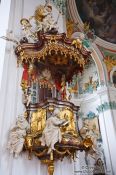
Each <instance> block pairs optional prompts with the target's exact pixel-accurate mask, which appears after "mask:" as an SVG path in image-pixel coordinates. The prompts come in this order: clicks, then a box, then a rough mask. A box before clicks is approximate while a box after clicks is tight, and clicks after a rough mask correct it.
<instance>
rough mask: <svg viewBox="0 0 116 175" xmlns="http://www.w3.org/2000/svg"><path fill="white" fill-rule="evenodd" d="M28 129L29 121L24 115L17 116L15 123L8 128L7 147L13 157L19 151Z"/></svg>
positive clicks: (16, 155)
mask: <svg viewBox="0 0 116 175" xmlns="http://www.w3.org/2000/svg"><path fill="white" fill-rule="evenodd" d="M28 129H29V123H28V122H27V120H26V119H25V118H24V116H22V115H21V116H19V117H18V118H17V121H16V125H15V126H14V127H13V128H12V129H11V130H10V134H9V140H8V144H7V149H8V150H9V151H10V153H11V154H14V156H15V157H18V155H19V154H20V153H21V151H22V149H23V144H24V141H25V136H26V131H27V130H28Z"/></svg>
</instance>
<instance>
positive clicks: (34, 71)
mask: <svg viewBox="0 0 116 175" xmlns="http://www.w3.org/2000/svg"><path fill="white" fill-rule="evenodd" d="M45 7H47V6H44V8H45ZM48 7H49V8H50V6H48ZM48 7H47V8H48ZM44 8H43V9H44ZM37 12H39V10H38V11H37V10H36V12H35V19H36V22H37V20H40V19H39V18H37V14H38V13H37ZM21 24H22V25H23V27H24V29H25V30H26V31H28V30H27V28H28V29H29V28H30V26H29V24H30V23H29V20H27V19H22V20H21ZM38 24H40V23H38ZM42 25H43V23H42ZM51 25H52V22H51ZM39 27H40V26H39ZM31 36H32V37H34V38H35V41H34V42H33V43H31V42H29V41H28V38H27V37H23V38H22V39H21V40H20V44H18V46H17V47H16V49H15V53H16V56H17V63H18V65H19V64H21V65H22V66H23V75H22V81H21V86H22V91H23V95H22V100H23V104H24V105H25V109H26V112H25V114H26V115H25V116H26V120H27V121H28V123H29V128H28V130H27V131H26V135H25V137H24V139H25V141H24V146H23V150H24V151H28V153H29V159H31V157H32V155H33V154H34V155H36V156H37V157H38V158H39V159H40V160H41V161H42V162H43V163H46V164H47V165H48V172H49V174H50V175H53V172H54V161H55V160H57V159H61V160H62V159H63V158H64V157H65V156H67V157H70V158H71V159H74V158H75V153H76V151H78V150H82V151H83V150H85V151H88V150H89V149H91V146H92V141H91V138H90V137H86V138H85V139H82V137H81V135H80V132H79V128H78V110H79V106H75V105H74V104H73V103H72V102H70V100H71V98H72V95H73V94H78V83H77V75H78V73H82V72H83V69H84V66H85V65H86V64H87V63H88V62H89V56H90V52H89V51H87V50H86V48H85V47H84V46H83V45H82V42H81V40H79V39H77V40H74V39H69V38H67V37H66V34H65V33H58V31H57V30H56V28H55V27H53V26H52V27H51V28H50V27H48V28H47V29H46V31H45V26H44V28H42V30H41V29H40V30H39V31H36V32H35V33H32V32H31ZM56 110H57V114H56V113H55V111H56ZM53 121H57V122H59V124H53V123H52V122H53ZM51 123H52V125H51ZM49 126H51V127H50V128H49ZM47 127H48V128H47ZM51 128H53V129H54V130H53V133H52V132H51V131H52V130H51ZM47 131H48V132H47ZM56 131H58V132H56ZM49 133H50V134H51V133H52V134H51V135H49ZM54 133H57V134H56V135H54ZM53 136H54V137H53ZM47 137H53V140H54V139H56V138H57V137H58V140H57V141H56V142H54V144H53V145H52V142H51V143H49V144H48V143H47V141H46V140H47ZM59 137H60V138H59ZM43 138H44V139H45V143H44V144H43V143H42V142H43V140H42V139H43Z"/></svg>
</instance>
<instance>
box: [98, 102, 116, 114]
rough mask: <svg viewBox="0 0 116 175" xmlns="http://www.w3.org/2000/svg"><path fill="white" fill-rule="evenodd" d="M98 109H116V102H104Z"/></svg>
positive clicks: (99, 111)
mask: <svg viewBox="0 0 116 175" xmlns="http://www.w3.org/2000/svg"><path fill="white" fill-rule="evenodd" d="M96 110H97V111H98V113H101V112H104V111H107V110H116V102H115V101H110V102H104V103H103V104H101V105H99V106H98V107H97V108H96Z"/></svg>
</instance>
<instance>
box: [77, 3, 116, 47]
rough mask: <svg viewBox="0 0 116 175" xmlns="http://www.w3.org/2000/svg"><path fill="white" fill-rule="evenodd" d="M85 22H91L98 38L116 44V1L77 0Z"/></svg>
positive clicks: (80, 13)
mask: <svg viewBox="0 0 116 175" xmlns="http://www.w3.org/2000/svg"><path fill="white" fill-rule="evenodd" d="M75 1H76V5H77V9H78V12H79V15H80V17H81V19H82V21H83V22H90V26H91V27H92V28H93V29H94V30H95V33H96V35H97V36H98V37H100V38H102V39H104V40H106V41H108V42H111V43H115V44H116V0H100V1H99V0H75Z"/></svg>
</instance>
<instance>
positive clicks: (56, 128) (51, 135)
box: [41, 109, 67, 153]
mask: <svg viewBox="0 0 116 175" xmlns="http://www.w3.org/2000/svg"><path fill="white" fill-rule="evenodd" d="M58 114H59V110H57V109H55V111H54V112H53V114H52V115H51V116H50V117H49V118H48V119H47V121H46V126H45V129H44V130H43V133H42V137H41V145H42V146H45V145H46V146H48V148H49V149H48V153H50V152H51V151H52V150H54V149H55V148H54V145H55V143H57V142H59V143H60V142H61V140H62V135H61V131H60V127H61V126H64V125H65V124H67V121H66V120H65V119H60V118H59V117H58Z"/></svg>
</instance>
